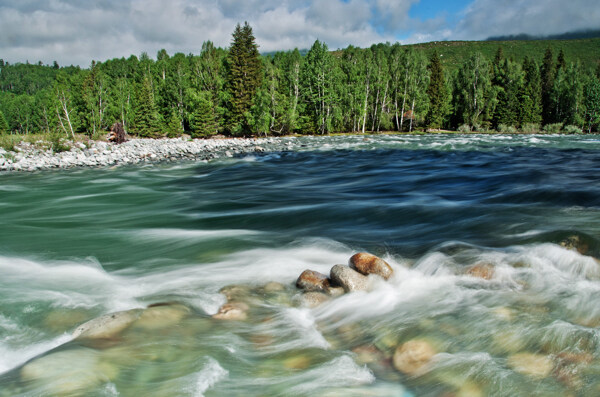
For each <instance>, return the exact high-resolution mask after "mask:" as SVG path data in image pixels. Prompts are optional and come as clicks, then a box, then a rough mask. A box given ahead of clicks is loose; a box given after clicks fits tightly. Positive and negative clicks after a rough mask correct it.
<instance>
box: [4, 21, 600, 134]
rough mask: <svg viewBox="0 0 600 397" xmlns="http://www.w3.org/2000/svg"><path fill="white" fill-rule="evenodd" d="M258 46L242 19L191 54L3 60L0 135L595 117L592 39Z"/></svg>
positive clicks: (578, 121) (327, 128) (323, 129)
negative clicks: (73, 62) (84, 65)
mask: <svg viewBox="0 0 600 397" xmlns="http://www.w3.org/2000/svg"><path fill="white" fill-rule="evenodd" d="M254 41H255V40H254V37H253V34H252V29H251V28H250V26H249V25H248V24H247V23H246V24H244V26H240V25H238V26H237V27H236V30H235V32H234V33H233V40H232V45H231V48H230V49H229V50H227V49H222V48H217V47H215V46H214V44H213V43H212V42H210V41H206V42H204V43H203V44H202V49H201V52H200V54H199V55H192V54H189V55H184V54H182V53H176V54H174V55H172V56H171V55H169V54H168V53H167V52H166V51H165V50H160V51H159V52H158V53H157V55H156V60H153V59H151V58H150V57H149V56H148V54H145V53H144V54H141V55H140V57H139V59H138V57H136V56H133V55H132V56H130V57H129V58H127V59H125V58H121V59H111V60H108V61H106V62H102V63H100V62H98V63H96V62H92V64H91V67H90V68H89V69H80V68H77V67H67V68H64V67H63V68H61V67H59V66H58V64H54V65H48V66H41V65H29V64H14V65H9V64H8V63H0V131H10V132H12V133H17V134H24V135H25V134H26V135H29V134H32V133H44V134H46V135H45V136H50V135H51V134H54V133H60V134H61V135H62V136H70V137H71V138H73V137H75V135H76V134H77V133H81V132H83V133H85V134H88V135H89V136H92V137H99V136H103V135H104V132H105V130H106V128H107V127H108V126H110V125H112V124H114V123H115V122H117V121H118V122H120V123H122V124H123V126H124V127H125V129H126V130H127V131H128V132H130V133H132V134H138V135H140V136H158V135H160V134H161V133H164V134H166V135H167V136H178V135H180V134H182V133H184V132H187V133H190V134H191V135H194V136H211V135H214V134H217V133H224V134H230V135H231V134H233V135H235V134H240V135H247V134H253V135H268V134H275V135H283V134H291V133H310V134H313V133H319V134H326V133H332V132H349V131H354V132H358V131H361V132H367V131H372V132H378V131H386V130H398V131H400V130H402V131H412V130H413V129H417V128H422V127H429V128H444V127H445V128H457V127H458V126H461V125H463V124H467V125H469V126H472V127H473V128H474V129H475V130H477V131H487V130H489V129H490V128H491V127H492V126H493V127H495V128H497V127H498V126H499V125H500V124H503V125H505V126H515V127H517V126H521V129H522V130H528V129H529V128H531V126H535V125H540V124H542V122H544V123H545V124H554V123H560V124H563V125H572V126H576V127H578V128H581V129H584V128H585V130H587V131H591V130H592V129H596V128H597V125H598V123H599V122H600V120H599V117H600V116H599V113H600V110H598V107H599V106H598V101H599V100H600V99H597V98H598V96H599V95H598V94H596V92H597V91H598V89H597V80H598V78H600V62H599V61H600V56H599V55H598V51H597V48H598V43H600V39H584V40H553V41H530V42H527V41H519V42H437V43H427V44H418V45H412V46H402V45H400V44H393V45H390V44H377V45H373V46H371V47H370V48H364V49H361V48H356V47H353V46H349V47H348V48H346V49H344V50H340V51H334V52H330V51H329V50H328V49H327V46H326V45H325V44H324V43H321V42H319V41H317V42H315V44H314V45H313V46H312V48H311V51H309V52H307V53H306V54H305V55H303V54H301V52H300V51H298V50H297V49H296V50H294V51H288V52H276V53H271V54H269V55H265V56H263V57H261V56H259V54H258V50H257V45H256V43H255V42H254ZM545 50H546V52H544V51H545ZM476 53H478V54H476ZM544 54H545V55H546V56H545V58H543V57H544ZM553 54H558V56H557V57H554V56H553ZM427 58H429V59H427ZM514 60H516V61H514ZM2 116H3V117H4V122H2V120H1V118H2ZM537 128H538V129H539V127H537ZM566 128H567V127H565V129H566ZM462 129H463V130H465V127H463V128H462Z"/></svg>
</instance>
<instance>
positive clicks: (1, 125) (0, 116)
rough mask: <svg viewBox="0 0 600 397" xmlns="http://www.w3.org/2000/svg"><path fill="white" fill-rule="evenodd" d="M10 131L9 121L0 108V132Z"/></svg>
mask: <svg viewBox="0 0 600 397" xmlns="http://www.w3.org/2000/svg"><path fill="white" fill-rule="evenodd" d="M7 132H8V122H7V121H6V119H5V118H4V113H2V111H1V110H0V134H5V133H7Z"/></svg>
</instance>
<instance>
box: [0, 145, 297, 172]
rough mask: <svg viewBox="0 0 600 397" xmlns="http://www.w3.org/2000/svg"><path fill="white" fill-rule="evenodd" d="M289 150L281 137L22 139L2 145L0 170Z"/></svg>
mask: <svg viewBox="0 0 600 397" xmlns="http://www.w3.org/2000/svg"><path fill="white" fill-rule="evenodd" d="M265 145H268V146H269V148H270V149H276V150H285V149H288V148H289V146H291V145H292V144H291V142H289V140H288V141H287V142H286V141H285V140H283V139H280V138H261V139H254V138H233V139H194V140H190V139H186V138H171V139H132V140H129V141H127V142H124V143H122V144H113V143H108V142H104V141H89V142H87V143H82V142H77V143H74V144H72V145H71V148H70V150H67V151H63V152H54V151H52V149H50V148H46V146H49V145H47V144H46V145H45V144H42V143H40V144H39V145H37V144H36V145H33V144H31V143H28V142H22V143H20V144H19V145H17V146H15V151H6V150H4V149H2V148H0V171H29V172H31V171H39V170H47V169H66V168H74V167H106V166H114V165H128V164H140V163H154V162H165V161H178V160H185V159H187V160H196V161H203V160H204V161H207V160H211V159H215V158H223V157H233V156H235V155H240V154H244V153H255V152H264V151H265V150H266V149H265Z"/></svg>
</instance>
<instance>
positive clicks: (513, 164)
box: [0, 135, 600, 397]
mask: <svg viewBox="0 0 600 397" xmlns="http://www.w3.org/2000/svg"><path fill="white" fill-rule="evenodd" d="M282 141H284V142H285V143H286V147H289V148H290V150H287V151H267V152H265V153H259V154H253V155H244V156H240V157H234V158H224V159H218V160H213V161H210V162H208V163H205V162H203V163H200V162H193V161H182V162H178V163H164V164H146V165H140V166H123V167H112V168H99V169H83V168H81V169H71V170H62V171H42V172H34V173H16V172H10V173H0V396H1V397H4V396H23V397H25V396H31V397H33V396H40V395H43V396H46V395H49V396H55V395H56V396H80V395H81V396H90V395H91V396H141V395H149V396H314V395H319V396H406V397H409V396H484V395H494V396H518V395H531V396H533V395H536V396H537V395H539V396H548V395H598V394H600V333H599V330H600V328H599V327H600V262H599V261H598V259H597V258H600V136H597V135H582V136H547V135H539V136H533V135H512V136H511V135H469V136H462V135H425V136H398V135H397V136H394V135H391V136H343V137H313V138H309V137H307V138H282ZM265 149H267V150H268V149H269V147H268V145H267V146H265ZM359 251H367V252H371V253H373V254H376V255H379V256H380V257H382V258H384V259H385V260H386V261H387V262H388V263H389V264H390V265H391V266H392V268H393V269H394V275H393V276H392V278H391V279H390V280H388V281H387V282H384V281H383V280H374V283H373V285H372V289H371V290H370V291H369V292H353V293H349V294H345V295H342V296H340V297H337V298H333V299H330V300H328V301H326V302H324V303H322V304H321V305H319V306H316V307H313V308H308V307H302V306H299V305H298V300H297V294H298V293H299V291H298V290H297V289H296V287H295V286H294V283H295V281H296V278H297V277H298V275H299V274H300V273H301V272H302V271H303V270H305V269H313V270H316V271H319V272H322V273H325V274H329V269H330V268H331V267H332V266H333V265H335V264H345V263H347V261H348V259H349V258H350V256H351V255H352V254H354V253H356V252H359ZM477 266H479V267H480V268H478V269H475V268H476V267H477ZM481 268H483V269H484V271H483V272H482V270H481ZM474 269H475V270H474ZM272 281H274V282H276V283H280V284H282V288H281V289H275V290H271V289H268V288H266V287H264V286H265V284H267V283H269V282H272ZM231 285H236V286H238V290H240V291H241V293H240V296H239V297H238V298H239V299H242V300H244V301H245V302H246V303H247V304H248V305H249V306H250V310H249V315H248V319H247V320H245V321H226V320H217V319H214V318H212V317H211V316H212V315H213V314H215V313H217V311H218V310H219V307H221V306H222V305H223V304H224V303H225V302H226V297H225V295H224V294H223V293H220V292H219V290H220V289H221V288H223V287H226V286H231ZM161 302H177V303H178V304H180V305H174V306H158V307H154V308H153V311H151V310H150V309H148V310H147V311H146V312H144V313H153V314H152V315H148V314H146V315H142V317H140V318H139V319H137V321H136V322H134V323H133V325H132V326H130V327H129V328H126V329H125V330H124V331H123V332H121V333H120V334H119V335H118V337H115V338H111V339H108V340H86V339H81V338H79V339H73V338H72V336H71V335H72V333H73V331H74V330H75V328H76V327H77V326H78V325H80V324H82V323H85V322H86V321H89V320H91V319H94V318H96V317H99V316H102V315H104V314H107V313H112V312H117V311H124V310H130V309H138V308H146V307H148V306H149V305H152V304H156V303H161ZM136 313H137V312H136ZM144 316H145V317H144ZM153 316H154V317H153ZM411 340H422V341H427V343H428V344H430V345H431V346H433V348H434V349H435V353H436V354H435V356H434V357H433V359H432V360H431V361H430V362H429V363H428V365H427V366H426V369H425V370H424V371H421V372H418V373H412V374H407V373H403V372H400V371H398V370H396V369H395V368H394V365H393V356H394V352H395V351H396V349H397V348H398V347H399V346H401V345H402V344H403V343H405V342H407V341H411Z"/></svg>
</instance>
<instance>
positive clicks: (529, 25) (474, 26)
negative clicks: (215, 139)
mask: <svg viewBox="0 0 600 397" xmlns="http://www.w3.org/2000/svg"><path fill="white" fill-rule="evenodd" d="M244 21H247V22H248V23H249V24H250V26H252V28H253V31H254V35H255V37H256V42H257V44H258V45H259V50H260V51H261V52H271V51H279V50H289V49H293V48H299V49H303V48H310V46H311V45H312V44H313V43H314V41H315V40H317V39H318V40H321V41H322V42H325V43H326V44H327V45H328V46H329V48H330V49H338V48H345V47H347V46H348V45H354V46H358V47H368V46H370V45H371V44H374V43H382V42H390V43H394V42H400V43H402V44H413V43H418V42H429V41H439V40H483V39H486V38H488V37H490V36H502V35H515V34H521V33H526V34H530V35H548V34H559V33H564V32H572V31H577V30H586V29H598V28H600V1H599V0H569V1H566V2H565V1H564V0H446V1H444V0H95V1H92V0H0V59H4V60H5V61H8V62H10V63H15V62H26V61H29V62H30V63H37V62H38V61H41V62H42V63H44V64H52V63H53V61H57V62H58V63H59V65H61V66H66V65H70V64H73V65H79V66H81V67H89V65H90V63H91V61H92V60H96V61H104V60H107V59H111V58H120V57H129V56H130V55H132V54H133V55H138V56H139V55H140V54H141V53H142V52H146V53H148V54H149V55H150V56H151V57H155V56H156V53H157V52H158V50H160V49H163V48H164V49H166V50H167V52H168V53H169V54H174V53H176V52H183V53H184V54H188V53H194V54H198V53H199V52H200V48H201V47H202V43H203V42H204V41H206V40H210V41H212V42H213V43H215V45H217V46H220V47H228V46H229V45H230V43H231V33H232V32H233V30H234V28H235V25H236V24H237V23H243V22H244Z"/></svg>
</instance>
